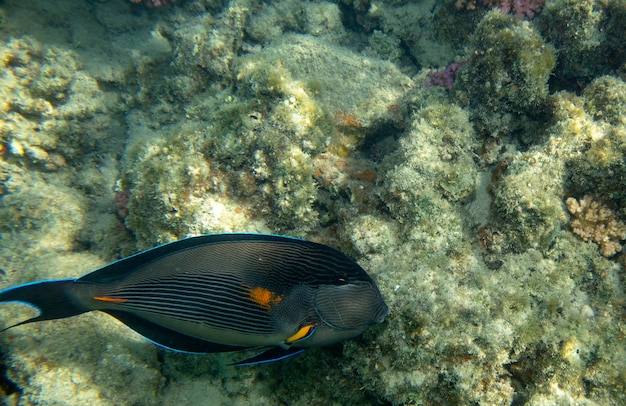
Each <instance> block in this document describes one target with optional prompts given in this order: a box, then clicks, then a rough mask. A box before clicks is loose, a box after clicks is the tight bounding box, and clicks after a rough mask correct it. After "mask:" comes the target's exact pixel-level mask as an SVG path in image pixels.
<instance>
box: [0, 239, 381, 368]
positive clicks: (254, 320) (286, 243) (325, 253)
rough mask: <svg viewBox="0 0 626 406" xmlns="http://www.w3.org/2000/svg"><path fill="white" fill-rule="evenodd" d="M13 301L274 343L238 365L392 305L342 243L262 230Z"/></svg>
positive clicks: (295, 347)
mask: <svg viewBox="0 0 626 406" xmlns="http://www.w3.org/2000/svg"><path fill="white" fill-rule="evenodd" d="M9 301H17V302H22V303H24V304H27V305H30V306H33V307H35V308H36V309H37V310H38V311H39V315H38V316H36V317H33V318H30V319H28V320H25V321H22V322H20V323H17V324H15V325H13V326H11V327H15V326H19V325H22V324H26V323H31V322H35V321H42V320H52V319H59V318H65V317H70V316H75V315H78V314H81V313H84V312H89V311H92V310H100V311H102V312H105V313H108V314H110V315H111V316H113V317H115V318H117V319H119V320H120V321H121V322H122V323H124V324H126V325H127V326H128V327H130V328H132V329H133V330H135V331H136V332H137V333H139V334H141V335H142V336H144V337H145V338H147V339H148V340H150V341H152V342H154V343H155V344H157V345H160V346H162V347H166V348H168V349H171V350H175V351H182V352H192V353H209V352H220V351H236V350H241V349H246V348H254V347H257V348H261V347H265V348H268V347H269V348H268V349H266V351H264V352H262V353H260V354H258V355H256V356H253V357H251V358H248V359H246V360H244V361H241V362H238V363H237V364H235V365H250V364H258V363H263V362H270V361H276V360H279V359H283V358H286V357H288V356H291V355H295V354H297V353H299V352H301V351H303V349H304V348H307V347H313V346H322V345H327V344H333V343H337V342H340V341H343V340H346V339H349V338H352V337H355V336H357V335H359V334H361V333H363V332H364V331H365V330H366V329H367V328H368V327H369V326H371V325H372V324H374V323H381V322H382V321H383V319H384V318H385V316H386V315H387V313H388V309H387V305H386V304H385V302H384V301H383V299H382V297H381V295H380V292H379V290H378V287H377V286H376V284H375V283H374V281H373V280H372V279H371V278H370V277H369V275H368V274H367V273H366V272H365V271H364V270H363V268H361V267H360V266H359V265H358V264H357V263H356V262H354V261H352V260H350V259H349V258H348V257H347V256H345V255H344V254H342V253H341V252H339V251H337V250H335V249H333V248H330V247H328V246H325V245H322V244H317V243H313V242H309V241H304V240H300V239H296V238H290V237H281V236H275V235H265V234H216V235H204V236H198V237H191V238H187V239H183V240H179V241H176V242H172V243H169V244H165V245H161V246H159V247H156V248H153V249H149V250H147V251H143V252H140V253H138V254H135V255H133V256H130V257H128V258H124V259H122V260H119V261H117V262H113V263H112V264H109V265H107V266H104V267H102V268H100V269H98V270H96V271H93V272H91V273H89V274H87V275H85V276H83V277H81V278H78V279H61V280H52V281H40V282H32V283H28V284H24V285H19V286H15V287H11V288H8V289H5V290H2V291H0V302H9ZM11 327H8V328H11ZM5 330H6V329H5Z"/></svg>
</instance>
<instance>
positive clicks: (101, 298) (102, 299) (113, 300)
mask: <svg viewBox="0 0 626 406" xmlns="http://www.w3.org/2000/svg"><path fill="white" fill-rule="evenodd" d="M93 300H98V301H100V302H109V303H124V302H126V301H127V300H126V299H122V298H119V297H109V296H94V297H93Z"/></svg>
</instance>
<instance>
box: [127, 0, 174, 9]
mask: <svg viewBox="0 0 626 406" xmlns="http://www.w3.org/2000/svg"><path fill="white" fill-rule="evenodd" d="M130 1H131V3H144V4H145V5H146V6H148V7H161V6H163V5H165V4H167V3H174V2H175V1H176V0H130Z"/></svg>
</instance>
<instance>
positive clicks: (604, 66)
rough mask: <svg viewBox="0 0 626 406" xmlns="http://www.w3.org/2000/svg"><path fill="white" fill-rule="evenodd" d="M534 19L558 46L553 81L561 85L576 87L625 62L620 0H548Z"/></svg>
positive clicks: (625, 16) (624, 11)
mask: <svg viewBox="0 0 626 406" xmlns="http://www.w3.org/2000/svg"><path fill="white" fill-rule="evenodd" d="M536 22H537V26H538V27H539V30H540V31H541V32H542V34H543V35H544V36H545V37H546V40H548V41H550V43H552V44H553V45H554V46H555V47H556V48H557V50H558V59H557V70H558V72H559V75H558V76H556V77H555V78H554V79H553V81H555V82H557V83H558V84H559V85H560V86H562V87H563V88H566V89H572V90H575V91H578V90H580V88H581V87H584V86H585V85H587V84H588V83H589V82H590V81H591V80H593V78H595V77H597V76H600V75H606V74H609V73H612V72H614V71H615V70H617V69H620V68H621V67H622V65H623V64H624V62H626V54H625V53H624V39H623V33H624V30H625V29H626V8H625V7H624V4H623V2H622V1H620V0H609V1H585V2H580V1H577V0H555V1H550V2H548V3H547V4H546V6H545V8H544V10H543V12H542V13H541V14H540V15H539V16H538V18H537V19H536Z"/></svg>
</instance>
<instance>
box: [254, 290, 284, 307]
mask: <svg viewBox="0 0 626 406" xmlns="http://www.w3.org/2000/svg"><path fill="white" fill-rule="evenodd" d="M248 293H249V298H250V300H252V301H253V302H254V303H256V304H258V305H259V306H261V307H262V308H264V309H265V310H267V311H269V310H270V309H271V307H272V306H276V305H277V304H278V303H280V301H281V300H282V299H283V298H282V297H280V296H278V295H277V294H276V293H274V292H272V291H271V290H267V289H265V288H262V287H260V286H259V287H256V288H250V289H248Z"/></svg>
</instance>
